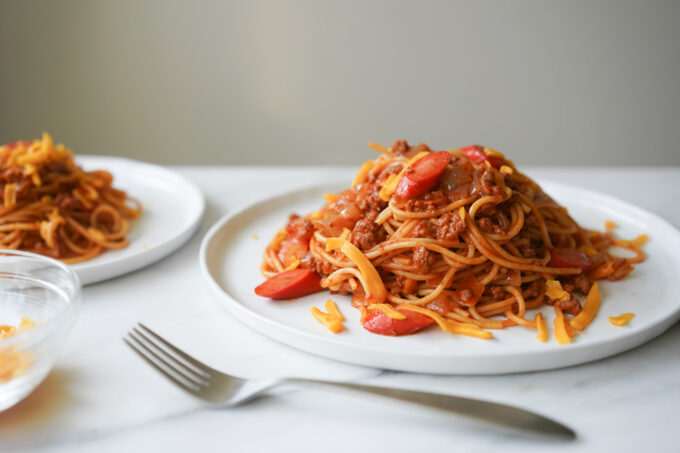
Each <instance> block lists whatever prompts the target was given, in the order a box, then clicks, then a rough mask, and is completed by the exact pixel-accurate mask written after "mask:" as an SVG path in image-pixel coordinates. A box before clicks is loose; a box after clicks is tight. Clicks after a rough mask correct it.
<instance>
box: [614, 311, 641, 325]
mask: <svg viewBox="0 0 680 453" xmlns="http://www.w3.org/2000/svg"><path fill="white" fill-rule="evenodd" d="M634 317H635V313H622V314H620V315H618V316H610V317H609V322H610V323H612V324H613V325H615V326H616V327H622V326H625V325H626V324H628V323H629V322H630V321H631V320H632V319H633V318H634Z"/></svg>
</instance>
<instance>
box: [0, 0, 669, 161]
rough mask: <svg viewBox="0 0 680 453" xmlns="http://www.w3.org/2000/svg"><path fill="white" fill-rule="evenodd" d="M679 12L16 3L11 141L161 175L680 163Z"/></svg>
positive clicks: (10, 43)
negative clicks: (387, 161)
mask: <svg viewBox="0 0 680 453" xmlns="http://www.w3.org/2000/svg"><path fill="white" fill-rule="evenodd" d="M679 24H680V2H678V1H638V2H631V1H592V0H583V1H530V0H520V1H485V2H436V1H413V2H403V1H336V2H329V1H256V2H250V1H231V2H213V1H197V2H190V1H177V0H170V1H160V0H159V1H148V0H147V1H133V0H127V1H110V2H104V1H66V0H60V1H5V0H0V65H1V69H0V142H2V143H4V142H8V141H11V140H15V139H17V138H30V137H37V136H39V135H40V133H41V132H42V131H43V130H47V131H50V132H51V133H52V135H53V136H54V137H55V140H57V141H60V142H63V143H65V144H67V145H68V146H70V147H71V148H72V149H74V151H76V152H77V153H86V154H114V155H122V156H129V157H134V158H138V159H143V160H148V161H154V162H159V163H173V164H176V163H182V164H191V163H196V164H298V163H313V164H331V163H348V164H352V163H358V162H361V161H363V160H365V158H366V157H367V156H369V155H373V154H372V152H371V151H368V150H367V148H366V144H367V143H368V142H369V141H371V140H372V141H377V142H381V143H384V144H388V145H389V144H390V143H391V142H392V141H393V140H394V139H395V138H407V139H409V140H412V141H426V142H428V143H430V144H431V145H433V146H434V147H457V146H462V145H464V144H468V143H473V142H479V143H483V144H487V145H488V146H491V147H495V148H498V149H500V150H502V151H504V152H506V153H507V154H508V155H510V157H513V158H514V159H515V161H517V162H518V163H520V164H522V163H523V164H528V163H532V164H533V163H536V164H580V165H585V164H600V165H610V164H647V165H650V164H653V165H680V149H679V148H678V144H679V143H680V50H679V49H680V25H679Z"/></svg>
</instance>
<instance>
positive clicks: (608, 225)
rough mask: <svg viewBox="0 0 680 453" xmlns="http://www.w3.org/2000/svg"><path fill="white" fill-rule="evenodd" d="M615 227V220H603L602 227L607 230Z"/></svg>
mask: <svg viewBox="0 0 680 453" xmlns="http://www.w3.org/2000/svg"><path fill="white" fill-rule="evenodd" d="M616 227H618V225H617V224H616V222H613V221H612V220H607V221H606V222H604V228H605V229H606V230H608V231H611V230H615V229H616Z"/></svg>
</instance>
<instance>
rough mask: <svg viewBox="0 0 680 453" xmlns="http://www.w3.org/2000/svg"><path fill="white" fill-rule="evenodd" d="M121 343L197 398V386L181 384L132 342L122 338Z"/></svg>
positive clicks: (181, 382)
mask: <svg viewBox="0 0 680 453" xmlns="http://www.w3.org/2000/svg"><path fill="white" fill-rule="evenodd" d="M123 341H124V342H125V344H127V345H128V346H129V347H130V349H132V350H133V351H135V353H137V355H138V356H139V357H141V358H142V359H144V361H145V362H146V363H148V364H149V365H151V366H152V367H153V368H154V369H156V371H158V372H159V373H161V374H162V375H163V376H165V377H166V378H168V379H169V380H170V381H172V382H173V383H174V384H175V385H177V386H178V387H179V388H181V389H182V390H184V391H185V392H188V393H190V394H192V395H193V396H197V392H198V390H199V389H198V385H195V386H194V385H192V386H189V384H187V383H186V382H183V381H181V380H179V379H178V378H176V377H175V376H173V375H172V374H171V373H169V372H168V371H166V370H165V369H164V368H163V367H162V366H160V365H159V364H158V363H156V361H155V360H153V359H151V358H150V357H148V356H147V355H146V354H145V353H144V352H143V351H142V349H141V348H138V346H137V345H136V344H135V343H133V342H132V341H130V340H128V339H127V338H125V337H123ZM135 341H136V340H135Z"/></svg>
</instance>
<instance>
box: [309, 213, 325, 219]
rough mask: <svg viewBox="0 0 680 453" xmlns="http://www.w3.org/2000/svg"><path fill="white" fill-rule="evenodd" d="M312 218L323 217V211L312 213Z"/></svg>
mask: <svg viewBox="0 0 680 453" xmlns="http://www.w3.org/2000/svg"><path fill="white" fill-rule="evenodd" d="M309 217H310V218H311V219H312V220H319V219H322V218H323V212H321V211H316V212H315V213H313V214H312V215H310V216H309Z"/></svg>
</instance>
